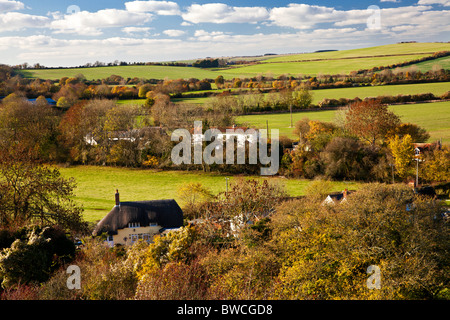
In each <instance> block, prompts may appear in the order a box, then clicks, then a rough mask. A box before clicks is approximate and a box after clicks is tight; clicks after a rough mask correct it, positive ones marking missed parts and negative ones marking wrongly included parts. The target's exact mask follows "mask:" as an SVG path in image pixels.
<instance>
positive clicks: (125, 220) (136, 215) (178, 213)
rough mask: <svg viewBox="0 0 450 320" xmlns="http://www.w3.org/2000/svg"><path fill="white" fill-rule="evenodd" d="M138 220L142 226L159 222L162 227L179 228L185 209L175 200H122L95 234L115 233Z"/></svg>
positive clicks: (98, 225) (97, 228)
mask: <svg viewBox="0 0 450 320" xmlns="http://www.w3.org/2000/svg"><path fill="white" fill-rule="evenodd" d="M136 222H139V223H140V226H141V227H146V226H149V224H150V223H157V224H158V225H159V226H161V227H162V228H169V229H170V228H179V227H181V226H183V211H182V210H181V208H180V206H179V205H178V204H177V202H176V201H175V200H154V201H136V202H120V205H119V206H115V207H114V208H113V209H112V210H111V211H110V212H109V213H108V214H107V215H106V216H105V217H104V218H103V219H102V220H101V221H100V222H99V223H98V224H97V226H96V228H95V229H94V232H93V235H94V236H95V235H100V234H101V233H103V232H107V233H108V234H109V235H114V234H117V230H119V229H124V228H127V227H128V224H129V223H136Z"/></svg>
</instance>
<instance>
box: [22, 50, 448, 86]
mask: <svg viewBox="0 0 450 320" xmlns="http://www.w3.org/2000/svg"><path fill="white" fill-rule="evenodd" d="M437 51H450V43H404V44H392V45H385V46H377V47H370V48H362V49H353V50H342V51H331V52H316V53H305V54H294V55H282V56H275V57H273V58H271V57H269V58H268V59H265V60H261V61H259V63H258V64H250V65H239V66H234V67H229V68H224V69H199V68H192V67H173V66H116V67H99V68H72V69H38V70H25V71H21V73H22V74H23V75H24V76H25V77H29V78H40V79H60V78H62V77H72V76H75V75H77V74H80V73H81V74H83V75H84V76H85V77H86V78H87V79H89V80H95V79H102V78H106V77H109V76H110V75H112V74H115V75H120V76H122V77H124V78H134V77H138V78H147V79H166V78H167V79H180V78H183V79H188V78H197V79H205V78H209V79H214V78H216V77H217V76H219V75H223V76H224V77H225V78H226V79H232V78H235V77H255V76H257V75H259V74H269V75H272V76H275V77H276V76H279V75H282V74H290V75H293V76H298V75H299V74H302V75H311V76H315V75H317V74H320V73H322V74H338V73H341V74H343V73H345V74H348V73H349V72H351V71H356V70H359V69H369V68H372V67H375V66H387V65H391V64H395V63H401V62H405V61H411V60H415V59H419V58H423V57H427V56H430V55H432V54H433V53H434V52H437ZM446 61H447V60H444V63H442V62H440V63H441V64H444V66H447V62H446ZM430 65H431V66H432V65H433V61H428V66H430Z"/></svg>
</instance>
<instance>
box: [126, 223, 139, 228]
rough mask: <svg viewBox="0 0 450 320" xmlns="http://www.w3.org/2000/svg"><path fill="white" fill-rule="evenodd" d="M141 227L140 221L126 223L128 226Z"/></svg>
mask: <svg viewBox="0 0 450 320" xmlns="http://www.w3.org/2000/svg"><path fill="white" fill-rule="evenodd" d="M140 227H141V223H140V222H130V223H129V224H128V228H140Z"/></svg>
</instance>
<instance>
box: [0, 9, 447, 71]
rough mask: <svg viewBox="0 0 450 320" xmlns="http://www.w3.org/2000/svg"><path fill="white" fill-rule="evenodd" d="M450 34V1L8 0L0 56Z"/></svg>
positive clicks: (341, 42)
mask: <svg viewBox="0 0 450 320" xmlns="http://www.w3.org/2000/svg"><path fill="white" fill-rule="evenodd" d="M401 41H418V42H434V41H442V42H447V41H450V0H369V1H368V0H359V1H349V0H341V1H329V0H322V1H307V0H290V1H284V0H281V1H267V0H258V1H256V0H241V1H237V0H217V2H216V1H214V0H213V1H200V0H197V1H195V0H182V1H132V0H128V1H117V0H108V1H104V0H100V1H93V0H90V1H87V0H58V1H56V0H49V1H45V0H22V1H19V0H0V64H1V63H3V64H9V65H17V64H22V63H25V62H27V63H29V64H35V63H40V64H41V65H44V66H47V67H58V66H63V67H69V66H79V65H84V64H86V63H94V62H96V61H102V62H113V61H115V60H118V61H126V62H158V61H174V60H184V59H198V58H205V57H226V56H245V55H263V54H266V53H277V54H283V53H301V52H314V51H316V50H344V49H353V48H363V47H370V46H377V45H383V44H391V43H396V42H401Z"/></svg>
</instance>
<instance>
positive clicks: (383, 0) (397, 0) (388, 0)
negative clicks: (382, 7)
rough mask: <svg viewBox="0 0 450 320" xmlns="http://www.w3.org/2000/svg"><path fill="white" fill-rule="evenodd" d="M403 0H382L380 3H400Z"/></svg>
mask: <svg viewBox="0 0 450 320" xmlns="http://www.w3.org/2000/svg"><path fill="white" fill-rule="evenodd" d="M400 1H401V0H380V2H400Z"/></svg>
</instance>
